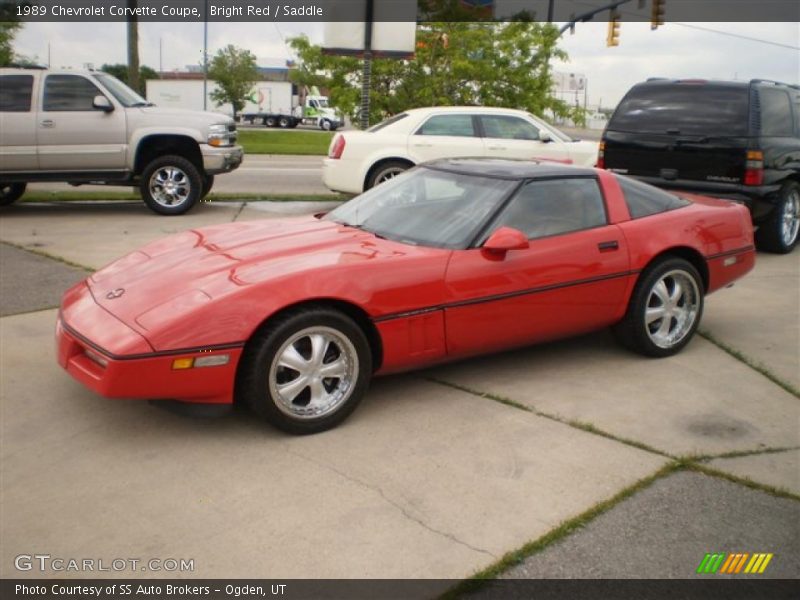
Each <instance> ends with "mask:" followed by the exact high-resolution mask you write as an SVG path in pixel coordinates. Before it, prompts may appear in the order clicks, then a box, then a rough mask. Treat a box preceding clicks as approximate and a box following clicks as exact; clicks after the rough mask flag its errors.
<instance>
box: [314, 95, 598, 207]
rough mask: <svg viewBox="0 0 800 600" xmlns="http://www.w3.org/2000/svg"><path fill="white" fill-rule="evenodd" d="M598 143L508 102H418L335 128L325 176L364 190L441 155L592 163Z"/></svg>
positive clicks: (336, 186) (345, 188)
mask: <svg viewBox="0 0 800 600" xmlns="http://www.w3.org/2000/svg"><path fill="white" fill-rule="evenodd" d="M597 151H598V144H597V143H596V142H586V141H578V140H573V139H572V138H570V137H569V136H567V135H565V134H564V133H562V132H560V131H558V130H557V129H555V128H554V127H552V126H550V125H548V124H547V123H545V122H543V121H541V120H540V119H537V118H536V117H534V116H533V115H532V114H530V113H528V112H525V111H522V110H513V109H509V108H486V107H477V106H440V107H432V108H415V109H412V110H407V111H405V112H402V113H400V114H398V115H395V116H393V117H391V118H390V119H387V120H386V121H383V122H382V123H379V124H378V125H375V126H373V127H371V128H369V129H367V130H366V131H346V132H341V133H338V134H336V136H335V137H334V138H333V140H331V145H330V148H329V149H328V158H326V159H325V160H324V162H323V168H322V180H323V182H324V183H325V186H326V187H328V188H329V189H331V190H333V191H336V192H346V193H351V194H360V193H361V192H363V191H364V190H368V189H369V188H371V187H374V186H375V185H377V184H379V183H382V182H384V181H386V180H387V179H391V178H392V177H394V176H395V175H398V174H399V173H402V172H403V171H405V170H406V169H410V168H411V167H413V166H414V165H416V164H419V163H421V162H425V161H428V160H434V159H437V158H458V157H478V156H488V157H496V158H517V159H524V160H544V161H555V162H560V163H564V164H575V165H578V166H582V167H591V166H594V164H595V162H596V161H597Z"/></svg>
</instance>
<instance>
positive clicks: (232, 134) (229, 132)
mask: <svg viewBox="0 0 800 600" xmlns="http://www.w3.org/2000/svg"><path fill="white" fill-rule="evenodd" d="M236 138H237V134H236V125H233V124H230V125H228V124H227V123H217V124H216V125H211V127H209V128H208V145H209V146H216V147H218V148H219V147H223V146H233V145H234V144H235V143H236Z"/></svg>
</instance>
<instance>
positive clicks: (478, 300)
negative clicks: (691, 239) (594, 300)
mask: <svg viewBox="0 0 800 600" xmlns="http://www.w3.org/2000/svg"><path fill="white" fill-rule="evenodd" d="M639 273H641V270H635V271H623V272H621V273H612V274H610V275H601V276H599V277H590V278H588V279H576V280H575V281H569V282H567V283H554V284H552V285H545V286H540V287H535V288H528V289H525V290H516V291H513V292H506V293H505V294H495V295H493V296H483V297H481V298H470V299H469V300H459V301H457V302H448V303H446V304H438V305H436V306H426V307H422V308H416V309H414V310H407V311H403V312H399V313H391V314H388V315H382V316H380V317H375V318H374V319H372V321H373V323H381V322H383V321H391V320H393V319H402V318H407V317H414V316H417V315H422V314H426V313H430V312H435V311H438V310H446V309H448V308H459V307H462V306H471V305H473V304H485V303H488V302H497V301H499V300H507V299H509V298H516V297H518V296H528V295H532V294H540V293H542V292H550V291H553V290H558V289H562V288H567V287H573V286H577V285H587V284H590V283H597V282H600V281H607V280H609V279H618V278H620V277H629V276H630V275H638V274H639Z"/></svg>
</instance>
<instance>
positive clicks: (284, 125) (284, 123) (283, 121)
mask: <svg viewBox="0 0 800 600" xmlns="http://www.w3.org/2000/svg"><path fill="white" fill-rule="evenodd" d="M291 125H292V121H291V119H289V117H281V118H280V119H278V127H280V128H281V129H289V127H291Z"/></svg>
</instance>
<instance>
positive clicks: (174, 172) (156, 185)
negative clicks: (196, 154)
mask: <svg viewBox="0 0 800 600" xmlns="http://www.w3.org/2000/svg"><path fill="white" fill-rule="evenodd" d="M202 189H203V178H202V177H201V175H200V172H199V171H198V170H197V167H195V166H194V164H193V163H192V162H191V161H188V160H186V159H185V158H183V157H182V156H175V155H167V156H161V157H159V158H156V159H155V160H153V161H152V162H151V163H150V164H149V165H147V167H145V169H144V172H143V173H142V180H141V183H140V185H139V190H140V192H141V194H142V199H143V200H144V203H145V204H147V207H148V208H149V209H150V210H152V211H153V212H156V213H158V214H160V215H182V214H183V213H185V212H187V211H188V210H189V209H191V208H192V207H193V206H194V205H195V204H196V203H197V201H198V200H199V199H200V194H201V191H202Z"/></svg>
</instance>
